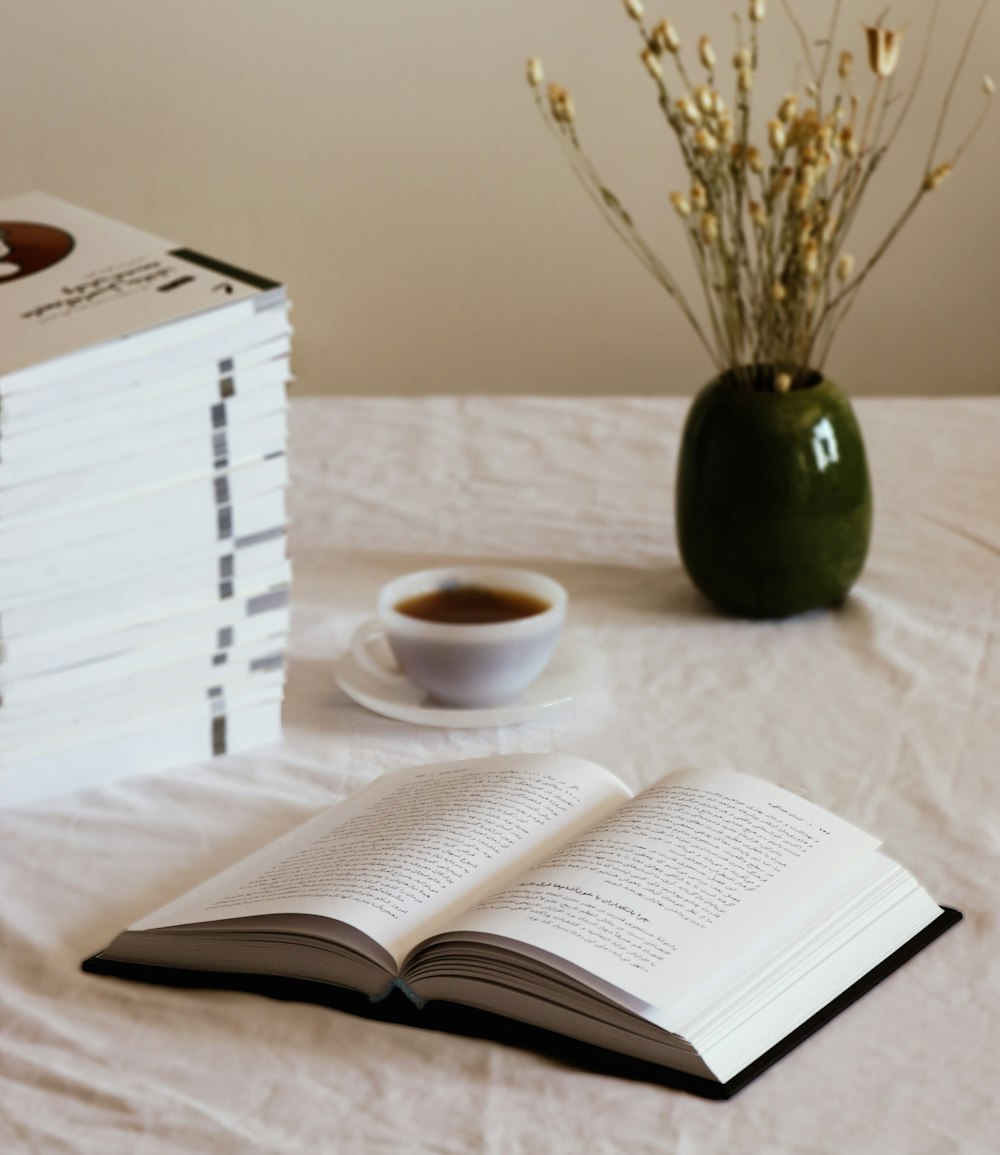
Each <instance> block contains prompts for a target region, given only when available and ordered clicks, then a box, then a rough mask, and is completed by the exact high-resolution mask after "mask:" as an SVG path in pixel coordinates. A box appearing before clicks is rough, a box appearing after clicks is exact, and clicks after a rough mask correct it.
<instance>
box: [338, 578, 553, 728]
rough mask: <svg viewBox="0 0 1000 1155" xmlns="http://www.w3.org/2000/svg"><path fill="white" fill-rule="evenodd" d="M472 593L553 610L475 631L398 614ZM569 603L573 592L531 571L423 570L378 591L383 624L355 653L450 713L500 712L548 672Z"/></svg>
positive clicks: (364, 627)
mask: <svg viewBox="0 0 1000 1155" xmlns="http://www.w3.org/2000/svg"><path fill="white" fill-rule="evenodd" d="M470 586H472V587H484V588H486V589H490V590H506V591H510V592H512V593H518V594H527V595H529V596H530V597H532V598H537V599H539V600H540V601H542V602H544V603H545V605H546V607H547V608H546V609H544V610H542V611H541V612H539V613H533V614H531V616H530V617H519V618H512V619H508V620H506V621H496V622H480V623H475V624H470V623H464V622H441V621H427V620H425V619H422V618H417V617H411V616H410V615H408V614H405V613H401V612H400V611H399V610H398V609H397V606H399V605H400V604H402V603H405V602H407V601H409V600H410V599H412V598H416V597H419V596H421V595H424V594H430V593H433V592H435V591H442V590H448V589H455V588H466V587H470ZM566 603H567V595H566V590H565V589H564V588H563V587H562V586H561V585H560V584H559V583H558V582H557V581H553V579H552V578H550V577H546V576H545V575H544V574H540V573H535V572H534V571H532V570H524V569H512V568H508V567H505V566H481V565H477V566H448V567H445V568H441V569H428V570H421V571H419V572H417V573H410V574H406V575H404V576H403V577H398V578H396V579H395V580H394V581H391V582H388V583H387V584H386V585H384V586H383V587H382V588H381V589H380V590H379V593H378V602H377V609H378V617H376V618H371V619H369V620H368V621H366V622H363V623H362V624H361V625H360V626H359V627H358V628H357V630H356V631H355V633H354V637H353V639H352V641H351V652H352V654H353V656H354V659H355V661H357V663H358V664H359V665H360V666H361V667H362V668H363V669H364V670H365V671H366V672H367V673H368V674H370V675H371V676H372V677H373V678H375V679H377V680H378V681H381V682H384V683H388V684H393V683H399V682H400V681H409V682H411V683H413V684H415V685H417V686H419V687H420V688H421V689H423V690H425V691H426V692H427V693H428V694H429V695H430V696H431V697H432V698H433V699H435V701H438V702H441V703H442V704H444V705H447V706H457V707H462V708H469V709H476V708H481V707H484V706H499V705H503V704H504V703H507V702H512V701H514V699H515V698H517V696H518V695H519V694H520V693H521V692H522V690H524V689H526V688H527V687H528V686H530V685H531V683H532V682H534V681H535V679H536V678H538V676H539V675H540V674H541V673H542V671H543V670H544V669H545V667H546V665H547V664H548V661H549V658H551V656H552V651H553V650H554V649H555V645H556V642H557V641H558V640H559V634H560V631H561V630H562V626H563V622H564V621H565V618H566ZM393 659H395V660H394V661H393Z"/></svg>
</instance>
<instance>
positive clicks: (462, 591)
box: [395, 586, 550, 626]
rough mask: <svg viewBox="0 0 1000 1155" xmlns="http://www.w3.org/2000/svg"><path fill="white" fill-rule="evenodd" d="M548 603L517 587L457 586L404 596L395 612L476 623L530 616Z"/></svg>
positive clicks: (545, 607)
mask: <svg viewBox="0 0 1000 1155" xmlns="http://www.w3.org/2000/svg"><path fill="white" fill-rule="evenodd" d="M549 608H550V606H549V603H548V602H547V601H544V600H543V599H542V598H536V597H535V596H534V595H533V594H523V593H519V592H518V591H517V590H497V589H490V588H488V587H486V586H457V587H455V588H454V589H445V590H432V591H431V592H430V593H427V594H417V595H416V597H412V598H406V599H405V600H404V601H401V602H398V603H397V604H396V606H395V609H396V612H397V613H400V614H406V616H407V617H409V618H420V619H421V620H423V621H425V622H450V623H452V624H455V625H464V626H478V625H482V624H484V623H486V622H512V621H516V620H517V619H518V618H530V617H534V615H535V614H542V613H544V612H545V611H546V610H547V609H549Z"/></svg>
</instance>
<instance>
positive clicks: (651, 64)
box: [639, 48, 663, 80]
mask: <svg viewBox="0 0 1000 1155" xmlns="http://www.w3.org/2000/svg"><path fill="white" fill-rule="evenodd" d="M639 56H640V59H641V60H642V62H643V64H645V66H646V71H647V72H648V73H649V75H650V76H651V77H652V78H653V79H654V80H662V79H663V65H662V64H660V61H659V58H658V57H657V55H656V53H655V52H654V51H653V50H652V48H644V49H643V50H642V52H640V53H639Z"/></svg>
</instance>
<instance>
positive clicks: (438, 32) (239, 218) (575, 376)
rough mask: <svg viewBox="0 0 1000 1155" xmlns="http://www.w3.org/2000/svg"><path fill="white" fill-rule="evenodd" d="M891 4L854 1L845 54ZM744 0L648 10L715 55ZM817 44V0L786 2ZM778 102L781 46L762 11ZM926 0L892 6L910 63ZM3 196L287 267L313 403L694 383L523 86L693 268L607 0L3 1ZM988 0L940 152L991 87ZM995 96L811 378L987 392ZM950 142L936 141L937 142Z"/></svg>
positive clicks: (999, 313) (651, 123) (890, 178)
mask: <svg viewBox="0 0 1000 1155" xmlns="http://www.w3.org/2000/svg"><path fill="white" fill-rule="evenodd" d="M883 6H884V5H883V0H865V2H864V3H861V2H859V0H845V3H844V6H843V10H844V19H843V21H842V26H841V27H842V33H843V36H844V43H845V44H849V45H852V46H854V47H855V48H857V49H858V50H859V54H860V49H861V36H862V34H861V31H860V27H859V21H860V20H861V19H862V17H866V18H868V19H873V18H874V17H876V16H877V15H878V13H879V11H881V10H882V8H883ZM733 7H739V8H740V9H742V8H743V7H744V0H733V3H732V4H730V3H726V2H722V3H716V2H712V3H694V2H693V0H669V2H668V0H663V3H662V4H661V3H659V2H656V0H648V2H647V9H648V11H649V12H650V14H651V15H652V16H655V17H659V16H661V15H669V16H670V18H671V19H672V20H673V22H674V23H675V24H676V25H677V27H678V28H679V30H680V32H681V34H682V35H683V36H684V37H685V38H686V40H687V41H688V42H689V43H690V42H693V41H694V40H695V39H696V38H697V36H698V34H699V33H701V32H702V31H706V32H709V33H711V35H712V36H713V38H714V40H715V42H716V44H717V45H718V47H719V55H720V57H728V55H729V54H730V52H731V46H732V24H731V18H730V16H729V13H730V11H731V9H732V8H733ZM795 7H796V10H797V11H798V12H799V13H800V14H801V17H802V19H803V21H804V22H805V23H806V24H807V25H808V27H809V28H810V30H811V31H812V32H814V33H815V34H816V35H820V34H821V32H822V31H823V29H824V28H825V24H826V19H827V15H826V14H827V13H828V12H829V9H830V4H829V3H828V2H827V0H822V2H821V0H795ZM943 7H944V10H945V15H944V17H943V19H942V22H941V28H940V34H939V36H938V37H937V39H936V42H935V44H934V48H933V52H932V56H931V67H930V70H929V74H928V78H927V81H926V83H925V86H924V89H923V90H922V95H921V97H920V99H919V100H918V102H917V103H916V104H915V106H914V110H913V114H912V116H911V120H910V124H909V129H908V131H907V132H906V134H905V135H904V137H903V138H902V139H901V140H900V142H899V146H898V148H897V151H896V152H895V153H894V154H893V155H891V156H890V158H889V159H888V160H887V161H886V163H885V165H884V166H883V170H882V174H881V176H880V178H879V181H878V183H877V184H876V185H875V186H874V187H873V191H872V194H871V196H870V197H869V201H868V205H867V209H868V211H867V214H866V215H865V216H864V217H863V219H862V220H861V221H860V222H859V228H858V230H857V244H856V249H857V251H858V253H859V254H863V252H864V250H865V244H866V243H867V244H871V243H872V241H873V240H874V239H875V238H876V237H877V236H878V234H879V231H880V229H884V228H885V227H887V225H888V224H889V223H890V222H891V220H892V219H893V216H894V214H895V212H896V211H897V210H898V207H899V206H900V205H901V204H902V203H903V202H904V201H905V199H906V198H907V197H908V196H909V194H910V191H911V190H912V189H913V188H914V187H915V184H916V182H917V181H918V180H919V177H920V173H921V171H922V165H923V162H924V159H925V152H926V148H927V143H928V139H929V135H930V131H931V127H932V124H933V120H934V117H935V116H936V113H937V108H938V103H939V99H940V95H941V93H942V92H943V89H944V87H945V84H946V82H947V78H948V73H949V69H950V66H951V63H952V62H953V61H954V59H955V57H956V55H957V53H958V50H959V47H960V43H961V38H962V34H963V32H964V29H965V28H966V26H967V24H968V20H969V18H970V16H971V14H972V12H973V10H974V7H975V4H974V3H973V2H972V0H947V2H946V3H945V4H944V5H943ZM768 9H769V12H768V20H767V32H766V35H767V37H768V39H767V41H766V44H767V56H766V58H765V62H764V68H765V72H766V74H767V76H768V77H769V83H770V85H771V89H772V91H771V96H772V98H773V99H775V100H776V99H777V98H778V97H780V95H781V94H782V93H783V92H784V91H785V89H786V88H787V87H788V86H789V85H790V84H791V83H792V82H793V80H794V74H793V69H792V59H793V57H795V58H797V57H798V49H797V47H796V45H795V41H794V36H793V33H792V32H791V29H790V28H789V25H788V22H787V20H786V19H785V18H784V17H783V15H782V12H781V5H780V2H779V0H770V3H769V4H768ZM929 9H930V3H929V0H899V2H898V3H895V4H893V6H892V8H891V11H890V17H891V20H892V21H893V22H899V23H903V22H909V23H910V28H909V30H908V33H907V36H906V38H905V41H904V48H905V51H906V53H907V54H908V56H907V57H906V58H905V59H904V66H910V67H912V65H913V63H914V58H915V57H916V55H917V49H918V46H919V41H920V32H921V29H922V28H923V26H924V23H925V21H926V17H927V13H928V11H929ZM0 13H2V17H3V20H2V42H3V45H4V64H3V68H2V69H0V141H2V165H0V196H5V195H9V194H12V193H15V192H23V191H27V190H29V189H32V188H41V189H45V190H47V191H49V192H52V193H55V194H57V195H60V196H64V197H66V198H68V199H71V200H75V201H78V202H79V203H81V204H84V205H87V206H88V207H91V208H94V209H96V210H98V211H101V212H105V213H108V214H111V215H116V216H120V217H122V218H124V219H126V220H128V221H130V222H132V223H134V224H137V225H141V226H144V227H147V228H149V229H152V230H154V231H157V232H161V233H163V234H165V235H167V236H168V237H171V238H173V239H175V240H178V241H182V242H184V243H186V244H188V245H191V246H193V247H200V248H202V249H204V250H206V251H209V252H212V253H214V254H215V255H218V256H220V257H223V258H225V259H228V260H230V261H233V262H235V263H243V264H245V265H247V266H249V267H252V268H255V269H258V270H260V271H262V272H266V273H268V274H270V275H273V276H276V277H280V278H283V279H285V280H287V282H288V284H289V286H290V288H291V292H292V296H293V298H294V301H295V320H296V326H297V338H296V343H297V372H298V383H297V385H296V388H297V389H298V390H299V391H303V392H315V391H321V390H332V391H339V392H385V393H419V392H460V391H466V390H468V391H496V392H508V391H509V392H548V391H551V392H555V393H601V392H609V391H621V392H643V393H653V392H679V393H688V392H690V391H691V390H692V389H694V388H695V387H696V386H697V385H698V384H699V383H700V382H701V381H703V380H704V379H705V378H707V376H709V375H710V369H709V365H708V362H707V359H706V358H705V356H704V354H703V353H702V352H701V351H700V349H699V346H698V344H697V342H696V340H695V338H694V336H693V335H692V334H691V333H690V331H689V330H688V329H687V328H686V327H685V324H684V322H683V320H682V319H681V318H680V316H679V315H678V313H677V312H676V310H675V309H674V308H673V306H672V304H671V302H670V301H669V300H668V299H667V297H666V295H665V294H664V292H663V291H662V289H660V288H659V287H658V286H657V285H656V284H655V283H654V282H653V281H652V280H650V279H649V278H648V276H647V274H646V273H645V272H644V271H643V270H642V269H641V268H640V267H639V266H638V264H637V263H635V261H634V259H633V258H632V257H631V256H630V255H629V254H628V253H627V252H626V251H625V250H624V249H623V248H621V247H620V245H619V244H618V242H617V241H616V240H615V239H614V238H613V237H612V236H611V234H610V233H609V232H608V231H607V229H606V227H605V226H604V225H603V224H602V223H601V222H600V220H599V219H598V218H597V215H596V212H595V210H594V209H593V208H592V207H591V205H590V204H589V202H588V201H587V200H586V198H585V196H584V195H583V192H582V190H581V189H580V188H579V187H578V186H577V185H576V183H575V181H574V179H573V178H572V176H571V175H570V172H569V170H568V169H567V167H566V165H565V163H564V161H563V159H562V157H561V156H560V155H559V150H558V148H557V147H556V145H555V143H554V142H553V141H552V139H551V138H550V137H549V135H548V133H547V132H546V131H545V129H544V127H543V125H542V124H541V122H540V121H539V119H538V117H537V114H536V112H535V109H534V107H533V104H532V101H531V99H530V95H529V91H528V89H527V86H526V85H525V83H524V79H523V64H524V59H525V57H526V56H527V55H529V54H531V53H538V54H539V55H540V56H542V58H543V59H544V61H545V64H546V68H547V70H548V72H549V74H550V75H552V76H555V77H557V78H558V79H559V80H561V81H562V82H563V83H564V84H565V85H567V86H568V87H569V88H570V89H571V90H572V91H573V93H574V96H575V98H576V104H577V109H578V114H579V123H580V128H581V132H582V133H583V134H584V137H585V139H586V141H587V142H588V146H589V149H590V151H591V153H592V155H593V157H594V159H595V160H596V161H597V162H598V163H599V165H600V166H601V168H602V169H603V171H604V173H605V176H606V179H607V180H608V183H609V184H611V185H612V186H613V187H614V188H615V190H616V191H617V192H618V194H619V195H620V197H621V198H622V200H623V201H625V202H626V204H627V205H628V206H629V207H630V208H631V209H632V211H633V213H634V215H635V216H636V217H637V219H638V220H639V222H640V223H641V225H642V226H643V227H644V229H645V231H646V232H647V233H648V235H649V237H650V239H651V240H653V241H654V242H655V243H656V244H657V246H659V248H660V249H661V251H662V252H663V254H664V255H665V256H666V257H667V259H668V261H669V262H672V263H674V264H675V265H676V266H677V268H678V269H680V270H683V271H684V274H685V275H684V277H683V279H684V280H685V283H687V284H688V285H689V287H691V286H692V285H693V282H692V281H691V280H690V277H689V276H688V275H687V269H688V264H687V256H686V251H685V248H684V243H683V240H682V236H681V233H680V231H679V229H678V227H677V225H676V222H675V220H674V219H673V215H672V211H671V210H670V209H669V206H667V202H666V197H667V194H668V192H669V191H670V190H671V189H672V188H675V187H678V186H679V185H681V184H683V177H682V173H681V169H680V167H679V163H678V161H677V158H676V153H675V152H674V151H673V149H672V147H671V143H672V142H671V141H670V140H669V139H668V137H667V135H666V132H665V130H664V128H663V125H662V122H661V120H660V118H659V114H658V112H657V110H656V107H655V104H654V100H653V90H652V84H651V82H650V80H649V79H648V77H646V76H645V74H644V73H643V72H642V70H641V66H640V65H639V62H638V59H637V53H636V50H637V47H638V46H637V42H636V36H635V30H634V28H633V27H632V26H631V25H630V24H629V22H628V20H627V19H626V17H625V16H624V15H623V13H622V9H621V4H620V3H619V0H351V2H348V0H0ZM998 49H1000V4H993V6H992V8H991V9H990V11H989V13H988V15H987V17H986V19H985V21H984V23H983V25H982V28H981V32H980V35H979V37H978V38H977V40H976V43H975V45H974V46H973V50H972V53H971V57H970V61H969V68H968V71H967V73H966V75H965V80H964V83H963V85H962V86H961V88H960V90H959V92H958V93H957V95H956V100H955V103H954V107H953V113H952V117H951V121H950V123H949V126H948V131H947V132H946V136H945V140H946V142H950V143H952V144H954V143H955V142H956V141H957V140H958V139H959V138H960V137H961V135H962V134H963V132H964V131H965V129H966V127H967V126H968V125H969V123H970V121H971V119H972V118H973V117H974V116H975V114H976V112H977V111H978V109H979V106H980V102H981V99H982V94H981V78H982V75H983V73H984V72H988V71H990V70H995V71H996V73H997V80H998V82H1000V51H998ZM998 114H1000V109H998V110H997V113H994V116H993V119H992V121H991V122H990V123H989V124H988V126H987V130H986V131H985V132H984V133H983V134H982V135H981V137H980V138H979V141H978V142H977V146H976V147H975V149H974V150H973V151H971V152H970V153H969V154H967V156H966V158H965V159H964V160H963V163H962V165H961V167H960V169H959V171H958V172H957V173H956V175H955V177H954V178H953V179H952V180H951V181H950V182H949V183H948V184H947V185H945V186H943V187H942V188H941V189H939V190H938V191H937V192H936V193H935V194H934V195H933V197H932V198H929V200H928V201H926V202H925V204H924V206H923V207H922V209H921V211H920V213H919V215H918V217H917V218H916V219H915V221H914V223H913V225H912V226H911V227H910V228H909V229H908V230H907V232H906V233H905V234H904V235H903V237H902V239H901V240H900V242H899V244H898V246H897V247H896V248H895V249H894V250H893V251H892V253H891V254H890V256H889V257H888V259H887V261H886V262H885V263H884V264H883V265H882V266H881V268H880V269H879V270H878V272H877V273H876V274H875V275H874V276H873V278H872V279H871V281H870V282H869V284H868V285H867V287H866V289H865V291H864V295H863V296H862V298H861V301H860V303H859V305H858V307H857V308H856V309H855V310H854V312H853V314H852V315H851V317H850V319H849V321H848V323H847V325H846V327H845V328H844V329H843V330H842V332H841V335H840V340H839V343H838V345H837V346H836V348H835V351H834V355H833V357H832V358H831V362H830V365H829V368H830V370H831V372H832V374H833V375H834V376H836V377H837V378H838V379H839V380H841V382H842V383H843V384H845V385H846V386H847V387H848V388H849V389H850V390H851V391H853V392H854V393H856V394H868V393H885V392H899V393H917V392H920V393H923V392H928V393H943V392H947V393H985V392H997V391H1000V309H998V303H997V292H996V285H997V279H998V270H1000V210H998V199H997V198H998V190H1000V116H998ZM945 151H947V150H945Z"/></svg>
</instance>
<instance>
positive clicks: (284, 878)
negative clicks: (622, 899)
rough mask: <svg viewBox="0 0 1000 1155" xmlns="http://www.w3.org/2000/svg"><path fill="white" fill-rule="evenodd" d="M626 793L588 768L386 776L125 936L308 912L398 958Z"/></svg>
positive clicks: (462, 765) (460, 766) (537, 760)
mask: <svg viewBox="0 0 1000 1155" xmlns="http://www.w3.org/2000/svg"><path fill="white" fill-rule="evenodd" d="M629 796H630V792H629V791H628V790H627V788H626V787H625V786H624V785H623V784H622V783H621V782H619V781H618V780H617V779H616V778H614V777H613V776H612V775H611V774H609V773H608V771H607V770H605V769H603V768H602V767H600V766H597V765H596V764H595V763H592V762H587V761H584V760H583V759H580V758H571V757H567V756H564V755H560V754H512V755H503V756H500V757H495V758H474V759H470V760H468V761H465V762H447V763H438V764H435V765H430V766H418V767H410V768H408V769H406V770H401V771H397V772H395V773H391V774H387V775H384V776H383V777H382V778H379V779H377V780H376V781H375V782H373V783H371V784H370V785H369V786H368V787H366V788H365V789H363V790H361V791H359V792H358V793H357V794H356V795H353V796H352V797H351V798H348V799H347V800H346V801H345V802H344V803H342V804H340V805H338V806H335V807H333V808H332V809H330V810H327V811H324V813H322V814H320V815H318V816H317V817H316V818H314V819H312V820H311V821H310V822H307V823H306V824H305V825H304V826H300V827H298V828H297V829H295V830H293V831H291V832H290V833H289V834H287V835H285V836H284V837H283V838H280V839H278V841H277V842H274V843H272V844H271V845H270V846H268V847H265V848H264V849H263V850H261V851H259V852H258V853H256V854H254V855H251V857H250V858H248V859H245V860H244V861H243V862H241V863H239V864H237V865H236V866H235V867H232V868H230V869H229V870H227V871H225V872H224V873H223V874H221V875H218V876H217V877H216V878H215V879H212V880H211V881H209V882H207V883H205V884H203V885H202V886H200V887H198V888H197V889H196V890H194V891H191V892H190V893H189V894H187V895H185V896H183V897H181V898H180V899H178V900H177V901H176V902H173V903H170V904H169V905H168V906H166V907H163V908H162V909H160V910H158V911H156V912H155V913H154V914H152V915H150V916H148V917H147V918H144V919H142V920H141V921H140V922H138V923H136V924H134V925H133V926H132V927H130V928H129V929H130V930H149V929H152V928H154V927H164V926H175V925H177V924H180V923H190V922H203V921H207V920H213V919H225V918H242V917H247V916H252V915H260V914H280V913H295V914H316V915H323V916H326V917H328V918H333V919H339V920H341V921H342V922H345V923H348V924H350V925H351V926H354V927H357V928H358V929H359V930H361V931H362V932H363V933H365V934H367V935H368V936H369V937H370V938H372V939H374V940H375V941H376V942H377V943H379V944H380V945H381V946H383V947H384V948H385V949H386V950H387V951H388V952H389V953H390V954H391V955H393V957H394V958H395V959H396V960H397V962H398V961H399V960H401V959H402V958H403V956H404V955H405V954H406V953H407V951H408V950H409V949H410V948H411V947H412V946H413V945H414V944H415V943H416V942H417V941H419V940H420V939H421V938H423V937H424V936H425V935H428V934H432V933H435V932H436V931H437V930H438V929H439V925H440V924H441V923H443V922H445V921H447V919H448V918H449V917H454V915H455V914H456V913H457V912H458V911H460V910H461V909H463V908H465V907H467V906H469V905H472V904H474V903H475V902H477V901H478V900H479V899H480V898H481V897H483V896H484V895H486V894H488V893H490V892H491V891H493V890H496V889H498V888H499V887H501V886H504V885H506V883H507V882H508V881H509V880H510V879H511V878H513V877H515V876H516V875H517V874H518V873H519V872H521V871H523V870H524V869H525V868H526V867H527V866H529V865H531V864H533V863H534V862H537V861H539V860H540V859H541V858H543V857H544V856H545V855H547V854H549V853H551V851H552V850H553V849H554V848H555V847H557V846H559V845H560V844H561V843H562V842H564V841H565V840H567V839H568V838H570V837H572V836H573V835H575V834H577V833H578V832H580V831H581V830H584V829H586V827H587V826H589V825H591V824H592V823H593V822H595V821H598V820H599V819H600V818H602V817H603V816H604V815H605V814H607V813H609V812H610V811H611V810H612V809H614V808H616V807H617V806H619V805H620V804H621V803H622V802H623V801H624V800H625V799H627V798H628V797H629Z"/></svg>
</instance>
